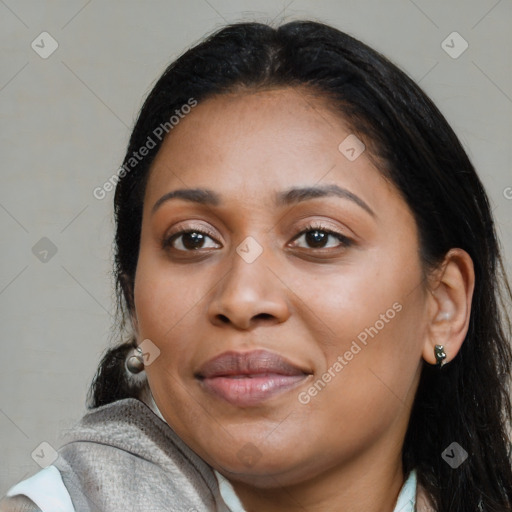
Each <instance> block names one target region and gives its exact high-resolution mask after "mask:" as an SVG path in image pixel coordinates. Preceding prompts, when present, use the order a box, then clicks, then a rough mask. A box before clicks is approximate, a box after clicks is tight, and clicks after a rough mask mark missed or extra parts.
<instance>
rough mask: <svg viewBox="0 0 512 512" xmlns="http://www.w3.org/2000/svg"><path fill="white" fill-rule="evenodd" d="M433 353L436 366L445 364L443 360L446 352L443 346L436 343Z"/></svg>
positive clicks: (439, 366)
mask: <svg viewBox="0 0 512 512" xmlns="http://www.w3.org/2000/svg"><path fill="white" fill-rule="evenodd" d="M434 354H435V356H436V365H437V367H438V368H441V367H442V366H443V365H444V364H445V363H444V360H445V359H446V352H445V351H444V346H443V345H436V346H435V347H434Z"/></svg>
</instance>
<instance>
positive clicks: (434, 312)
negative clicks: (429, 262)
mask: <svg viewBox="0 0 512 512" xmlns="http://www.w3.org/2000/svg"><path fill="white" fill-rule="evenodd" d="M474 287H475V271H474V267H473V261H472V259H471V257H470V256H469V254H468V253H467V252H466V251H464V250H462V249H450V250H449V251H448V252H447V253H446V256H445V258H444V260H443V263H442V264H441V265H440V267H439V270H438V272H436V279H435V283H434V284H433V285H431V286H430V293H429V297H428V298H427V300H428V302H429V304H428V327H427V337H426V340H425V344H424V346H423V359H425V361H427V363H430V364H436V358H435V353H434V347H435V346H436V345H441V346H443V347H444V352H445V353H446V359H445V360H444V363H449V362H450V361H452V360H453V358H454V357H455V356H456V355H457V354H458V352H459V350H460V347H461V346H462V343H463V342H464V339H465V337H466V334H467V332H468V326H469V319H470V315H471V300H472V298H473V290H474Z"/></svg>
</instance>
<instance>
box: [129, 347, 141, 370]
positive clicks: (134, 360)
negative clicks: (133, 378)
mask: <svg viewBox="0 0 512 512" xmlns="http://www.w3.org/2000/svg"><path fill="white" fill-rule="evenodd" d="M126 368H127V369H128V371H129V372H130V373H133V374H137V373H140V372H141V371H142V370H144V358H143V356H142V349H141V348H140V347H137V348H136V349H135V350H134V353H133V354H132V355H131V356H130V357H129V358H128V359H127V361H126Z"/></svg>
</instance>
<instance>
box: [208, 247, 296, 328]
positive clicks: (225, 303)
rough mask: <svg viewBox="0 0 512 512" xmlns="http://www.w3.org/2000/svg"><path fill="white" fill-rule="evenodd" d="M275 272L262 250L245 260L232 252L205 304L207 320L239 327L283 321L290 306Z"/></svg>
mask: <svg viewBox="0 0 512 512" xmlns="http://www.w3.org/2000/svg"><path fill="white" fill-rule="evenodd" d="M276 274H277V275H278V273H277V272H275V270H274V271H272V270H271V269H270V268H269V267H268V266H267V262H266V259H265V257H264V255H263V254H262V255H260V257H259V258H258V259H257V260H256V261H253V262H252V263H247V262H246V261H244V259H242V258H241V257H240V256H239V255H238V254H237V253H234V254H233V257H232V266H231V268H230V270H229V271H228V272H227V274H226V275H225V276H224V278H223V279H222V280H221V281H220V282H219V283H218V285H217V286H216V288H215V291H214V294H213V297H212V299H211V301H210V304H209V306H208V317H209V320H210V322H211V323H213V324H214V325H217V326H226V325H230V326H232V327H235V328H236V329H240V330H249V329H252V328H254V327H256V326H257V325H272V324H279V323H282V322H285V321H286V320H287V319H288V318H289V316H290V307H289V303H288V300H287V295H286V287H285V285H284V284H283V283H282V282H281V281H280V280H279V279H278V278H277V277H276Z"/></svg>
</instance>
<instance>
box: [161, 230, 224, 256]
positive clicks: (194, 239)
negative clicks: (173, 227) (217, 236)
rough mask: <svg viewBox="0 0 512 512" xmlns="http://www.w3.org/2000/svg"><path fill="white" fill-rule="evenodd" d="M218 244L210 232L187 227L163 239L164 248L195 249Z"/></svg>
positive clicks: (207, 247) (212, 246) (187, 250)
mask: <svg viewBox="0 0 512 512" xmlns="http://www.w3.org/2000/svg"><path fill="white" fill-rule="evenodd" d="M219 246H220V244H219V243H218V242H216V241H215V240H214V239H213V237H212V236H210V234H208V233H206V232H204V231H201V230H198V229H188V230H184V231H178V232H177V233H174V234H173V235H171V236H170V237H168V238H166V239H164V240H163V243H162V247H163V248H164V249H167V248H171V249H175V250H177V251H186V252H190V251H197V250H199V249H215V248H216V247H219Z"/></svg>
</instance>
